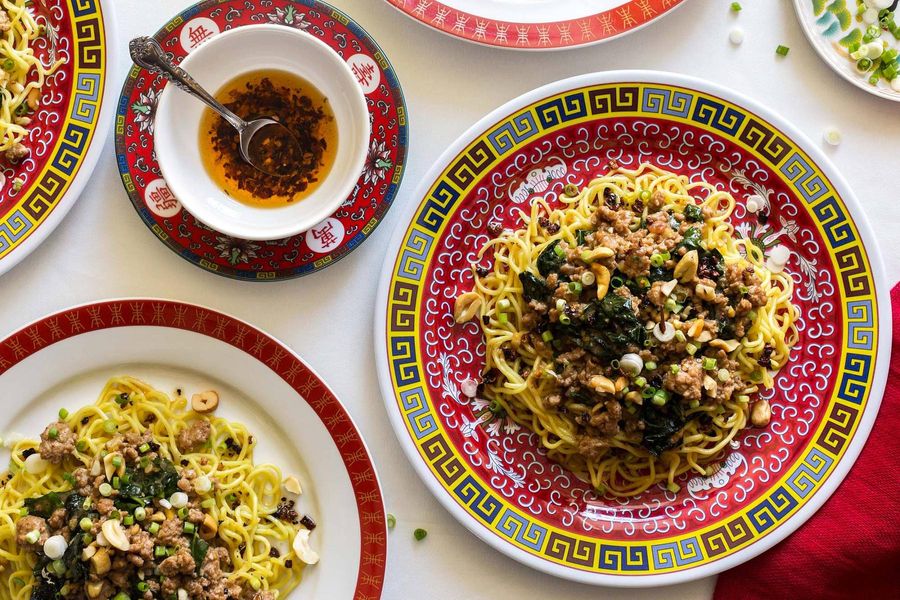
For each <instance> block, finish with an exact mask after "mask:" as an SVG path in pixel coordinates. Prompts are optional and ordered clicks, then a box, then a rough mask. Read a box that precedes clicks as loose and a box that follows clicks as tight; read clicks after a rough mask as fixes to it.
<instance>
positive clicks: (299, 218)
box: [154, 25, 369, 240]
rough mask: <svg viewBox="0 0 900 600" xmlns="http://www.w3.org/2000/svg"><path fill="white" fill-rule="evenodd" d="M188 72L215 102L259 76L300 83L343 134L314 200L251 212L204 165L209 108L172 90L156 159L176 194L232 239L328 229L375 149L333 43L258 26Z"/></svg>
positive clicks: (196, 60) (160, 121)
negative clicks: (280, 74)
mask: <svg viewBox="0 0 900 600" xmlns="http://www.w3.org/2000/svg"><path fill="white" fill-rule="evenodd" d="M180 66H181V67H182V68H184V69H185V70H186V71H187V72H188V73H190V74H191V76H192V77H193V78H194V79H196V80H197V82H198V83H200V85H202V86H204V87H205V88H206V89H207V90H208V91H209V92H210V93H211V94H215V93H216V92H217V91H218V90H219V89H221V88H222V86H224V85H225V84H226V83H228V82H229V81H231V80H232V79H234V78H235V77H237V76H239V75H241V74H243V73H247V72H251V71H257V70H261V69H276V70H280V71H287V72H289V73H292V74H294V75H298V76H300V77H302V78H303V79H305V80H307V81H309V82H310V83H311V84H313V85H314V86H316V87H317V88H318V89H319V90H320V91H321V92H322V94H323V95H324V96H325V97H326V98H327V99H328V102H329V103H330V104H331V108H332V110H333V111H334V118H335V121H336V123H337V130H338V148H337V154H336V156H335V159H334V164H333V166H332V167H331V170H330V171H329V172H328V174H327V175H326V177H325V180H324V181H322V183H321V184H320V185H319V187H318V188H317V189H315V190H314V191H313V192H312V193H311V194H310V195H309V196H307V197H306V198H304V199H303V200H301V201H299V202H296V203H293V204H290V205H288V206H284V207H279V208H257V207H252V206H248V205H246V204H242V203H240V202H238V201H237V200H234V199H233V198H231V197H229V196H228V195H227V194H225V192H224V191H222V189H221V188H220V187H219V186H218V185H217V184H216V183H215V181H213V179H212V178H211V177H210V176H209V174H208V173H207V171H206V168H205V167H204V165H203V160H202V158H201V156H200V146H199V138H200V122H201V119H202V116H203V112H204V110H205V109H206V106H205V105H204V104H203V103H202V102H200V101H199V100H197V99H195V98H193V97H192V96H190V95H188V94H187V93H185V92H183V91H181V90H179V89H177V88H176V87H175V86H174V85H173V84H171V83H169V84H167V85H166V88H165V90H164V91H163V93H162V96H161V97H160V100H159V106H158V108H157V112H156V122H155V125H154V131H155V133H154V143H155V146H156V157H157V159H158V161H159V167H160V169H161V170H162V175H163V177H164V178H165V180H166V183H167V184H168V185H169V188H170V189H171V190H172V192H173V193H174V194H175V197H177V198H178V199H179V200H180V201H181V203H182V204H183V205H184V207H185V208H186V209H187V210H188V212H190V213H191V214H192V215H194V216H195V217H197V219H199V220H200V221H202V222H203V223H205V224H206V225H207V226H209V227H211V228H213V229H215V230H216V231H219V232H221V233H224V234H227V235H230V236H232V237H236V238H241V239H247V240H277V239H282V238H286V237H289V236H292V235H295V234H298V233H300V232H302V231H306V230H308V229H310V228H311V227H313V226H315V225H316V224H317V223H320V222H321V221H323V220H324V219H326V218H327V217H328V216H329V215H331V213H333V212H334V211H335V210H337V208H338V207H339V206H340V205H341V203H343V202H344V200H346V199H347V197H348V196H349V195H350V194H351V193H352V192H353V188H354V187H355V186H356V183H357V181H358V180H359V177H360V174H361V173H362V170H363V164H364V162H365V158H366V151H367V149H368V142H369V111H368V109H367V107H366V100H365V96H364V95H363V91H362V88H361V87H360V86H359V84H358V83H357V81H356V78H355V76H354V75H353V72H352V71H351V70H350V67H349V66H348V65H347V63H346V62H345V61H344V59H342V58H341V57H340V55H338V53H337V52H335V51H334V50H332V49H331V48H330V47H328V45H327V44H325V42H323V41H321V40H319V39H318V38H316V37H314V36H312V35H310V34H307V33H304V32H302V31H299V30H297V29H293V28H291V27H285V26H283V25H250V26H247V27H239V28H236V29H232V30H229V31H225V32H223V33H220V34H218V35H216V36H215V37H213V38H211V39H209V40H208V41H206V42H204V43H203V44H202V45H201V46H199V47H198V48H196V49H195V50H194V51H193V52H192V53H191V54H189V55H188V56H187V57H186V58H185V59H184V61H183V62H182V63H181V65H180Z"/></svg>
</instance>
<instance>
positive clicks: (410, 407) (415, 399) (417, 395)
mask: <svg viewBox="0 0 900 600" xmlns="http://www.w3.org/2000/svg"><path fill="white" fill-rule="evenodd" d="M400 406H401V407H403V411H404V413H405V414H406V420H407V421H408V422H409V426H410V427H411V428H412V430H413V435H415V436H416V439H417V440H421V439H422V438H424V437H426V436H428V435H430V434H432V433H434V432H435V431H437V430H438V426H437V421H435V419H434V415H433V414H431V406H430V405H429V403H428V395H427V394H426V393H425V390H424V389H422V388H421V387H416V388H413V389H411V390H406V391H404V392H400Z"/></svg>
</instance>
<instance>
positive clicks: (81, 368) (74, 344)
mask: <svg viewBox="0 0 900 600" xmlns="http://www.w3.org/2000/svg"><path fill="white" fill-rule="evenodd" d="M120 375H132V376H135V377H138V378H140V379H142V380H144V381H146V382H147V383H149V384H151V385H153V386H154V387H156V388H157V389H160V390H163V391H165V392H166V393H169V394H172V393H173V391H174V390H175V389H182V390H195V391H200V390H208V389H215V390H217V391H218V392H219V398H220V404H219V408H218V409H217V414H218V415H219V416H222V417H225V418H227V419H232V420H236V421H239V422H241V423H243V424H245V425H246V426H247V428H248V429H249V430H250V431H251V432H252V433H253V434H254V436H255V437H256V439H258V440H259V445H258V446H257V447H256V450H255V454H256V459H257V460H258V461H260V462H262V463H266V462H268V463H272V464H276V465H279V466H280V467H281V468H282V469H283V470H284V472H286V473H293V474H296V475H297V476H298V478H299V479H300V481H301V482H302V484H303V494H302V495H301V496H300V500H299V502H300V506H301V508H302V510H303V511H304V512H306V513H308V514H310V515H314V516H315V520H316V522H317V527H316V530H315V532H314V533H313V535H312V537H311V543H312V545H313V547H314V548H315V549H316V550H317V551H318V552H319V554H320V555H321V560H320V561H319V563H318V564H316V565H314V566H308V567H306V568H305V569H304V571H303V580H302V581H301V582H300V586H299V587H298V588H297V589H296V590H295V591H294V592H292V593H291V595H290V598H291V600H302V599H304V598H306V599H312V598H356V599H358V600H364V599H372V598H378V597H380V596H381V592H382V588H383V585H384V570H385V564H386V561H387V523H386V515H385V512H384V503H383V499H382V494H381V487H380V485H379V483H378V476H377V474H376V473H375V467H374V465H373V464H372V458H371V456H370V455H369V452H368V449H367V448H366V445H365V442H364V441H363V439H362V437H361V436H360V433H359V430H358V429H357V428H356V425H355V424H354V423H353V420H352V419H351V418H350V415H349V414H348V413H347V411H346V409H345V408H344V407H343V405H342V404H341V402H340V401H339V400H338V399H337V398H336V397H335V396H334V393H333V392H332V391H331V390H330V389H329V388H328V386H327V385H326V384H325V383H324V382H323V381H322V380H321V379H320V378H319V376H318V375H316V373H315V372H313V370H312V369H311V368H310V367H309V366H308V365H307V364H306V363H304V362H303V360H302V359H300V357H299V356H297V355H296V354H294V352H293V351H291V349H290V348H288V347H287V346H285V345H284V344H282V343H281V342H279V341H278V340H276V339H275V338H273V337H271V336H269V335H268V334H266V333H265V332H263V331H260V330H259V329H256V328H255V327H253V326H252V325H250V324H248V323H245V322H243V321H240V320H238V319H235V318H234V317H230V316H228V315H225V314H222V313H219V312H216V311H214V310H211V309H208V308H204V307H202V306H196V305H192V304H184V303H181V302H174V301H170V300H155V299H142V298H128V299H120V300H107V301H102V302H95V303H92V304H86V305H83V306H76V307H74V308H70V309H67V310H64V311H62V312H59V313H56V314H53V315H50V316H48V317H45V318H43V319H41V320H39V321H36V322H35V323H32V324H30V325H28V326H26V327H24V328H22V329H21V330H19V331H17V332H15V333H12V334H11V335H9V336H7V337H6V338H5V339H2V340H0V397H2V398H16V402H15V403H12V404H10V405H9V406H8V407H7V408H8V410H5V411H4V413H3V414H2V415H0V432H3V434H4V437H6V436H7V435H9V434H10V433H11V432H20V433H23V434H28V433H31V434H32V435H33V434H34V433H36V432H40V431H41V430H42V428H43V427H44V426H45V425H46V424H47V423H48V422H50V421H51V420H53V419H54V418H55V415H56V414H57V411H58V410H59V409H60V407H66V406H67V407H68V408H70V409H73V408H76V407H78V406H83V405H88V404H92V403H93V402H94V401H95V400H96V399H97V396H98V394H99V393H100V390H101V389H102V387H103V384H104V383H105V382H106V381H107V380H108V379H109V378H110V377H113V376H120ZM13 575H15V573H0V583H2V585H7V583H8V582H7V581H6V579H5V577H12V576H13Z"/></svg>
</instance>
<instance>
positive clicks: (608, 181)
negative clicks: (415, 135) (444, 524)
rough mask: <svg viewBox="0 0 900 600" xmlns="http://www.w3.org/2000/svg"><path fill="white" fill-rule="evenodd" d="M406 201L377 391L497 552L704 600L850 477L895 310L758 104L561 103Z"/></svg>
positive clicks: (483, 142) (465, 152) (865, 239)
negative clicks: (701, 583)
mask: <svg viewBox="0 0 900 600" xmlns="http://www.w3.org/2000/svg"><path fill="white" fill-rule="evenodd" d="M416 196H417V197H418V198H420V201H419V203H418V204H417V205H415V206H412V207H410V214H409V216H408V220H407V224H406V225H405V226H404V227H402V228H399V229H398V231H397V233H396V235H395V238H394V244H395V245H394V248H395V250H394V251H392V252H390V253H389V255H388V258H387V262H386V268H385V269H384V273H385V274H384V277H383V279H382V286H381V291H380V299H381V301H382V305H381V309H380V310H379V311H377V312H376V344H377V349H378V351H379V362H378V367H379V379H380V382H381V387H382V392H383V396H384V400H385V404H386V407H387V411H388V414H389V416H390V418H391V424H392V426H393V427H394V431H395V433H396V434H397V437H398V439H399V440H400V443H401V446H402V447H403V448H404V450H405V452H406V454H407V456H408V458H409V459H410V461H411V463H412V464H413V466H414V467H415V468H416V470H417V472H418V473H419V475H420V476H421V477H422V480H423V482H424V483H425V485H426V486H427V487H428V488H429V489H430V491H431V492H432V493H433V494H434V495H435V497H436V498H437V499H438V500H439V501H441V502H442V503H443V504H444V506H445V507H446V508H447V509H448V510H449V511H450V512H451V514H453V515H454V516H455V517H456V518H458V519H459V520H460V522H461V523H462V524H464V525H465V526H466V527H468V528H469V529H470V530H471V531H472V532H473V533H474V534H475V535H477V536H478V537H480V538H482V539H483V540H484V541H486V542H487V543H489V544H491V545H492V546H494V547H495V548H496V549H497V550H499V551H501V552H504V553H506V554H508V555H509V556H511V557H513V558H515V559H517V560H520V561H521V562H523V563H525V564H527V565H528V566H530V567H533V568H535V569H538V570H543V571H546V572H548V573H551V574H555V575H559V576H562V577H566V578H571V579H574V580H577V581H581V582H586V583H593V584H598V585H621V586H652V585H669V584H672V583H677V582H679V581H685V580H687V579H693V578H697V577H703V576H707V575H711V574H714V573H716V572H718V571H720V570H722V569H724V568H728V567H730V566H733V565H735V564H737V563H738V562H740V561H743V560H746V559H747V558H750V557H752V556H753V555H755V554H757V553H759V552H761V551H763V550H765V549H766V548H767V547H770V546H771V545H772V544H774V543H777V541H778V540H780V539H783V538H784V537H785V536H786V535H787V534H788V533H789V532H790V531H793V529H794V528H796V527H797V526H798V525H799V523H801V522H802V521H803V520H804V519H805V518H807V517H808V516H809V515H810V514H811V513H812V512H813V511H814V510H815V509H816V508H817V507H818V506H820V505H821V503H822V502H824V501H825V499H826V498H827V497H828V495H829V494H830V493H831V491H833V489H834V488H835V486H836V485H837V484H838V482H839V481H840V479H841V478H842V477H843V475H844V474H845V473H846V472H847V470H848V469H849V468H850V465H852V463H853V460H854V459H855V457H856V455H857V453H858V452H859V450H860V448H861V447H862V444H863V443H864V442H865V438H866V435H867V434H868V431H869V426H870V425H871V422H872V420H873V419H874V416H875V414H876V412H877V404H878V401H879V400H880V394H881V390H882V389H883V388H882V385H883V381H884V377H885V375H886V370H887V369H886V362H885V359H884V357H885V356H886V355H888V354H889V349H888V348H887V346H886V344H887V340H889V339H890V335H886V334H885V331H886V328H887V326H888V325H889V323H890V318H885V317H883V315H882V314H881V313H880V311H882V309H883V307H887V306H889V304H888V303H887V301H886V300H885V298H884V297H883V296H879V295H880V294H883V293H884V291H885V290H886V289H887V288H884V289H882V288H883V284H882V282H881V281H880V280H879V279H878V273H879V270H878V255H877V252H876V250H875V248H876V247H875V246H874V245H873V244H872V242H871V238H870V237H869V230H868V228H867V226H866V223H865V222H864V221H862V220H861V218H860V215H859V213H858V212H857V211H858V207H857V204H856V200H855V198H854V196H853V193H852V191H850V189H849V188H848V186H847V185H846V183H845V182H844V181H843V179H842V178H841V177H840V174H839V173H837V172H836V170H835V168H834V167H833V166H832V165H831V164H830V163H829V162H828V159H827V158H826V157H825V156H823V155H822V154H821V152H820V150H819V149H818V148H817V147H816V145H815V144H812V143H810V142H808V141H807V140H806V139H805V138H803V136H802V135H801V134H799V133H798V132H796V131H795V130H794V129H793V128H792V127H791V125H790V123H787V122H786V121H785V120H784V119H782V118H780V117H778V116H777V115H775V114H773V113H770V112H768V111H767V110H766V109H765V107H762V106H760V105H758V104H756V103H754V102H753V101H752V100H750V99H748V98H746V97H743V96H740V95H739V94H736V93H735V92H732V91H730V90H727V89H723V88H719V87H717V86H714V85H712V84H710V83H708V82H704V81H700V80H696V79H692V78H687V77H682V76H677V75H672V74H666V73H658V72H642V71H629V72H605V73H594V74H589V75H584V76H580V77H576V78H573V79H568V80H563V81H558V82H555V83H552V84H549V85H547V86H544V87H542V88H540V89H536V90H533V91H531V92H528V93H526V94H524V95H523V96H521V97H520V98H516V99H515V100H512V101H510V102H509V103H508V104H507V105H505V106H502V107H500V108H498V109H497V110H496V111H494V112H493V113H491V114H490V115H488V116H487V117H485V118H484V119H483V120H482V121H481V122H479V123H478V124H476V125H475V126H473V127H472V129H470V130H469V131H468V132H467V133H466V134H464V135H463V136H462V137H461V138H460V139H459V140H457V141H456V142H455V143H454V144H453V145H452V146H451V147H450V148H448V149H447V151H446V152H445V153H444V155H443V156H442V157H441V158H440V159H439V160H438V161H437V163H436V164H435V165H434V167H433V169H432V170H431V171H430V172H429V174H428V175H427V176H426V177H425V179H424V180H423V182H422V184H421V187H420V189H419V191H418V192H417V194H416ZM876 296H879V297H876ZM884 310H886V308H884Z"/></svg>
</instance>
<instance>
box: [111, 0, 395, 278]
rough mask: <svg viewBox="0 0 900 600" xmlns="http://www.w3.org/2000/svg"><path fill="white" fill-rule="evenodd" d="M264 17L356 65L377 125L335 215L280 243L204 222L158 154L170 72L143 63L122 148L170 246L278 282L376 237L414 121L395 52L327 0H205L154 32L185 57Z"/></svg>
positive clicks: (237, 273)
mask: <svg viewBox="0 0 900 600" xmlns="http://www.w3.org/2000/svg"><path fill="white" fill-rule="evenodd" d="M259 23H276V24H280V25H283V26H285V27H294V28H296V29H300V30H303V31H305V32H307V33H309V34H311V35H314V36H316V37H318V38H319V39H321V40H322V41H324V42H325V43H327V44H328V45H329V46H331V47H332V48H333V49H334V50H335V51H336V52H337V53H338V54H340V55H341V56H342V57H344V59H345V60H346V61H347V62H348V63H349V64H350V67H351V69H352V70H353V72H354V73H355V74H356V77H357V81H358V82H359V84H360V86H361V87H362V88H363V91H364V92H365V95H366V102H367V104H368V108H369V115H370V119H371V131H372V133H371V139H370V142H369V152H368V157H367V159H366V164H365V169H364V171H363V173H362V174H361V175H360V178H359V182H358V183H357V185H356V188H355V189H354V190H353V193H352V195H351V196H350V197H349V198H347V200H346V201H345V202H344V203H343V204H342V205H341V207H340V208H339V209H338V210H337V211H336V212H335V213H334V214H333V215H331V216H330V217H329V218H327V219H325V220H324V221H322V222H321V223H319V224H318V225H316V226H314V227H313V228H312V229H310V230H309V231H306V232H304V233H301V234H299V235H296V236H293V237H290V238H286V239H283V240H275V241H271V242H254V241H248V240H240V239H235V238H232V237H229V236H226V235H224V234H222V233H219V232H217V231H214V230H212V229H210V228H208V227H206V226H205V225H203V224H202V223H200V222H199V221H197V219H195V218H194V217H193V216H192V215H191V214H190V213H188V212H187V211H186V210H184V208H183V207H182V205H181V202H179V201H178V199H177V198H176V197H175V196H174V195H173V194H172V192H171V191H170V190H169V188H168V186H167V185H166V182H165V180H164V179H163V177H162V174H161V172H160V169H159V165H158V164H157V162H156V157H155V154H154V146H153V119H154V114H155V111H156V105H157V102H158V100H159V95H160V93H161V92H162V90H163V88H164V87H165V85H166V81H165V79H163V78H162V77H161V76H159V75H154V74H151V73H149V72H147V71H145V70H143V69H140V68H138V67H136V66H134V67H132V69H131V71H130V73H129V74H128V78H127V79H126V81H125V86H124V88H123V89H122V95H121V98H120V100H119V107H118V113H117V117H116V157H117V160H118V163H119V172H120V174H121V176H122V182H123V183H124V184H125V189H126V190H127V192H128V196H129V198H130V199H131V202H132V204H133V205H134V208H135V210H137V212H138V214H139V215H140V217H141V219H142V220H143V221H144V224H146V225H147V227H148V228H150V230H151V231H153V233H154V234H155V235H156V236H157V237H158V238H159V239H160V240H161V241H162V242H163V243H164V244H165V245H166V246H168V247H169V248H170V249H171V250H173V251H174V252H176V253H178V254H179V255H180V256H181V257H182V258H184V259H186V260H188V261H190V262H192V263H193V264H195V265H197V266H199V267H201V268H202V269H205V270H207V271H210V272H212V273H216V274H219V275H224V276H226V277H231V278H234V279H242V280H247V281H274V280H280V279H290V278H293V277H300V276H303V275H308V274H310V273H314V272H316V271H319V270H321V269H324V268H325V267H327V266H328V265H330V264H333V263H334V262H336V261H338V260H340V259H341V258H343V257H344V256H346V255H347V254H349V253H350V252H352V251H353V250H354V249H355V248H356V247H357V246H359V245H360V244H361V243H362V242H364V241H365V240H366V239H367V238H368V237H369V235H370V234H371V233H372V232H373V231H374V230H375V228H376V227H377V226H378V224H379V223H380V222H381V220H382V219H383V218H384V215H385V213H386V212H387V211H388V209H389V208H390V207H391V204H392V203H393V201H394V198H395V197H396V195H397V190H398V189H399V187H400V181H401V179H402V178H403V170H404V166H405V163H406V151H407V140H408V130H407V120H406V118H407V115H406V104H405V103H404V100H403V92H402V90H401V89H400V82H399V81H398V80H397V76H396V74H395V73H394V70H393V67H391V64H390V62H389V61H388V59H387V57H386V56H385V55H384V53H383V52H382V50H381V48H380V47H379V46H378V44H377V43H376V42H375V40H373V39H372V38H371V37H370V36H369V34H367V33H366V32H365V30H364V29H363V28H362V27H360V26H359V25H358V24H357V23H356V22H355V21H353V20H352V19H351V18H350V17H349V16H347V15H346V14H344V13H342V12H341V11H339V10H338V9H336V8H334V7H332V6H330V5H328V4H326V3H324V2H319V1H309V2H300V1H297V0H293V1H292V0H227V1H224V2H223V1H219V0H206V1H204V2H201V3H199V4H196V5H194V6H192V7H190V8H188V9H187V10H185V11H184V12H182V13H181V14H179V15H178V16H177V17H175V18H174V19H172V20H171V21H170V22H169V23H168V24H166V26H165V27H163V28H162V29H161V30H160V31H159V32H157V34H156V36H155V37H156V39H157V40H158V41H159V42H160V44H162V46H163V48H164V49H165V50H166V51H167V52H168V53H170V54H171V55H172V56H173V58H174V59H175V62H176V63H177V62H180V61H181V60H182V59H183V58H184V57H185V56H187V55H188V54H189V53H190V52H191V50H192V49H193V48H195V47H196V46H197V45H199V44H201V43H203V41H204V40H206V39H207V38H209V37H211V36H213V35H216V34H217V33H219V32H221V31H226V30H229V29H233V28H235V27H242V26H246V25H253V24H259Z"/></svg>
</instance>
